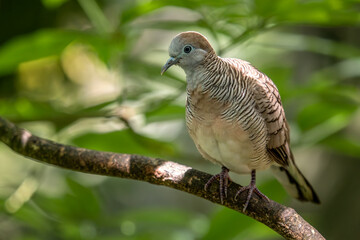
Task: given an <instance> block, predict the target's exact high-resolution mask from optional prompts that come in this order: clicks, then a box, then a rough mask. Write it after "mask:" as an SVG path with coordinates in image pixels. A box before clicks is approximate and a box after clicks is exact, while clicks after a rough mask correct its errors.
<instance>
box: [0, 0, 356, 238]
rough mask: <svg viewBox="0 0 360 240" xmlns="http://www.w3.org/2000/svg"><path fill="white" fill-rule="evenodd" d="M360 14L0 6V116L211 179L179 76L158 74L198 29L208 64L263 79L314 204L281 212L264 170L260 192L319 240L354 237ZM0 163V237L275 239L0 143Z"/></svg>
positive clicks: (226, 215) (179, 199)
mask: <svg viewBox="0 0 360 240" xmlns="http://www.w3.org/2000/svg"><path fill="white" fill-rule="evenodd" d="M359 9H360V2H359V1H358V0H346V1H342V0H319V1H298V0H276V1H259V0H240V1H238V0H225V1H218V0H216V1H215V0H209V1H206V2H205V1H198V0H196V1H189V0H174V1H165V0H153V1H150V0H149V1H148V0H143V1H142V0H139V1H132V0H123V1H112V0H101V1H100V0H99V1H95V0H78V1H73V0H42V1H40V0H36V1H26V0H15V1H5V0H3V1H2V0H0V26H1V29H2V31H1V33H0V115H1V116H3V117H6V118H7V119H9V120H11V121H14V122H16V123H17V124H20V125H21V126H23V127H26V128H28V129H30V130H31V131H32V132H34V133H35V134H38V135H40V136H43V137H46V138H50V139H53V140H55V141H60V142H63V143H68V144H75V145H77V146H81V147H85V148H92V149H97V150H104V151H113V152H124V153H137V154H144V155H149V156H155V157H162V158H165V159H169V160H174V161H181V162H184V163H185V164H189V165H191V166H194V167H197V168H201V169H203V170H205V171H210V172H213V173H215V172H216V171H218V170H219V169H218V167H214V166H212V165H211V164H210V163H208V162H206V161H202V160H200V159H201V157H200V156H199V154H198V153H197V151H196V150H195V148H194V146H193V144H192V142H191V141H190V139H189V137H188V136H187V134H186V133H185V132H186V130H185V128H184V121H183V119H184V112H185V109H184V102H185V80H184V79H185V78H184V74H183V73H182V72H181V71H180V70H178V69H171V70H170V71H169V72H168V73H167V74H166V76H162V77H161V76H160V69H161V66H162V64H164V62H165V61H166V59H167V57H168V56H167V52H166V49H167V47H168V45H169V43H170V40H171V38H172V37H173V36H174V35H175V34H176V33H178V32H181V31H187V30H196V31H200V32H202V33H204V34H205V35H206V36H208V37H209V39H210V41H211V42H212V43H213V46H214V48H215V49H216V51H217V53H218V54H219V55H221V56H229V57H239V58H242V59H246V60H249V61H250V62H252V63H253V64H254V65H255V66H257V67H258V68H259V69H260V70H261V71H263V72H265V73H266V74H267V75H269V76H270V77H271V78H272V79H273V80H274V82H275V83H276V85H277V86H278V88H279V91H280V93H281V96H282V100H283V103H284V107H285V109H286V113H287V118H288V120H289V122H290V124H291V128H292V144H293V146H294V148H295V155H296V156H297V159H298V162H299V165H300V167H301V168H302V169H304V171H305V172H306V173H307V174H305V175H310V178H311V182H313V183H314V185H315V188H316V189H318V190H319V193H320V196H321V198H322V202H323V205H322V206H321V207H317V206H311V205H306V204H300V203H296V202H293V203H289V198H288V197H287V194H286V193H285V192H284V190H283V189H282V188H281V186H280V185H279V183H277V182H276V181H275V180H274V179H273V177H271V176H269V177H267V175H266V173H264V176H263V178H261V174H260V180H259V184H260V188H261V189H264V192H265V193H266V194H267V195H268V196H269V197H270V198H272V199H274V200H277V201H280V202H286V201H287V204H291V205H292V206H294V207H295V208H296V209H297V210H298V211H299V212H301V213H302V214H303V215H304V216H305V218H306V219H308V220H309V221H310V222H312V223H313V224H314V225H315V226H316V227H318V229H319V230H320V232H322V233H323V234H324V235H325V237H327V238H328V239H354V238H356V236H358V235H359V234H360V232H359V229H358V228H356V227H354V228H351V229H348V228H349V227H350V226H352V225H353V224H351V223H354V224H355V223H359V222H360V219H359V216H357V215H356V214H354V212H356V211H354V210H356V209H358V208H357V207H355V206H354V204H355V205H356V204H357V205H358V203H357V202H356V203H353V199H359V197H360V192H359V191H358V190H355V189H358V187H357V186H356V185H355V187H354V186H352V183H356V182H358V180H359V177H357V176H358V174H353V175H352V174H348V172H352V171H355V170H356V169H357V171H358V170H360V169H358V168H359V166H360V161H359V159H360V137H359V135H360V124H359V122H360V111H359V107H360V90H359V87H360V84H359V79H360V70H359V69H360V68H359V66H360V44H359V43H360V35H359V34H358V32H359V31H360V25H359V23H360V14H359ZM0 159H1V160H0V165H1V167H0V183H1V185H0V201H1V204H0V206H1V210H0V239H29V240H30V239H174V240H179V239H207V240H209V239H279V237H278V236H277V235H276V234H275V233H274V232H273V231H271V230H269V229H268V228H267V227H265V226H263V225H261V224H259V223H257V222H256V221H254V220H252V219H250V218H248V217H245V216H242V215H240V214H238V213H236V212H233V211H231V210H228V209H226V208H218V207H216V206H213V204H208V203H204V201H203V200H202V199H197V198H194V197H192V196H187V195H186V194H182V193H178V192H176V191H173V190H167V189H165V188H159V187H153V186H151V185H150V186H149V184H146V183H137V182H133V181H126V180H119V179H110V178H101V177H96V176H88V175H85V176H84V174H80V173H70V172H69V171H65V170H60V169H54V168H49V167H44V166H42V165H41V164H37V163H34V162H31V161H28V160H26V159H24V158H21V157H18V156H15V155H14V154H13V153H11V152H10V151H9V150H8V149H6V147H4V146H2V145H0ZM302 162H303V164H301V163H302ZM235 177H236V176H235ZM324 179H326V181H324ZM356 179H357V181H356ZM235 180H236V179H235ZM242 181H245V182H247V181H248V179H247V178H246V179H245V180H243V179H242V180H241V181H240V182H242ZM340 196H341V197H340ZM339 202H341V203H342V206H343V207H342V208H338V203H339ZM346 206H348V207H346ZM341 218H343V219H341Z"/></svg>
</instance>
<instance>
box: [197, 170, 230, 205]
mask: <svg viewBox="0 0 360 240" xmlns="http://www.w3.org/2000/svg"><path fill="white" fill-rule="evenodd" d="M215 179H219V182H220V187H219V192H220V201H221V204H223V203H224V197H227V188H228V184H229V180H230V181H231V179H230V176H229V169H228V168H226V167H224V166H223V167H222V168H221V172H220V173H219V174H216V175H214V176H212V177H211V178H210V179H209V181H208V182H207V183H206V184H205V187H204V189H205V191H207V189H208V187H209V186H210V184H211V183H212V182H214V181H215Z"/></svg>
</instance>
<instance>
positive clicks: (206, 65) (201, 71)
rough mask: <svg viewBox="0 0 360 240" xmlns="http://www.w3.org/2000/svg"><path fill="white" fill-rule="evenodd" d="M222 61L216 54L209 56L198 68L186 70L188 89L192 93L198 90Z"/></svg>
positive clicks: (193, 67)
mask: <svg viewBox="0 0 360 240" xmlns="http://www.w3.org/2000/svg"><path fill="white" fill-rule="evenodd" d="M218 61H220V58H219V57H218V56H216V55H215V54H208V55H207V56H206V57H205V58H204V60H203V61H202V62H201V63H199V64H198V65H196V66H192V67H189V68H184V71H185V74H186V81H187V89H188V90H190V91H192V90H194V89H198V87H199V86H201V85H203V84H204V82H205V81H206V80H207V79H208V75H209V74H210V73H211V70H210V69H212V68H214V64H216V63H217V62H218Z"/></svg>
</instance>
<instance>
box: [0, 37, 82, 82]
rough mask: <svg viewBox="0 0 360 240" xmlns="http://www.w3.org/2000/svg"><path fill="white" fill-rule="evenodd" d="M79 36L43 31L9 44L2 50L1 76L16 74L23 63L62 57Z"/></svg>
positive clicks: (0, 56) (0, 51)
mask: <svg viewBox="0 0 360 240" xmlns="http://www.w3.org/2000/svg"><path fill="white" fill-rule="evenodd" d="M77 36H78V35H77V34H76V32H70V31H68V32H66V31H61V30H42V31H38V32H35V33H33V34H30V35H27V36H21V37H17V38H15V39H13V40H11V41H9V42H7V43H6V44H4V45H3V46H2V47H1V48H0V76H1V75H5V74H9V73H12V72H14V71H15V70H16V68H17V66H18V65H19V64H20V63H22V62H26V61H31V60H35V59H39V58H43V57H47V56H51V55H57V56H58V55H60V53H61V52H62V50H63V49H64V48H65V47H66V46H67V45H68V44H69V43H70V42H71V41H73V40H74V39H76V38H77Z"/></svg>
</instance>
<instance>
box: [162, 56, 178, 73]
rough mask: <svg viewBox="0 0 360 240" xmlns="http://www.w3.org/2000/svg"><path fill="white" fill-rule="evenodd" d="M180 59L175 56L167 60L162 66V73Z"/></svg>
mask: <svg viewBox="0 0 360 240" xmlns="http://www.w3.org/2000/svg"><path fill="white" fill-rule="evenodd" d="M179 60H180V58H174V57H171V58H169V60H167V62H166V63H165V65H164V66H163V67H162V68H161V75H163V74H164V72H166V70H168V69H169V68H170V67H171V66H172V65H174V64H177V63H178V62H179Z"/></svg>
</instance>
